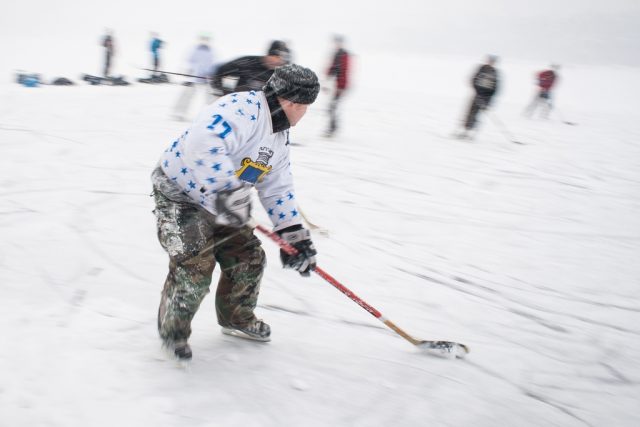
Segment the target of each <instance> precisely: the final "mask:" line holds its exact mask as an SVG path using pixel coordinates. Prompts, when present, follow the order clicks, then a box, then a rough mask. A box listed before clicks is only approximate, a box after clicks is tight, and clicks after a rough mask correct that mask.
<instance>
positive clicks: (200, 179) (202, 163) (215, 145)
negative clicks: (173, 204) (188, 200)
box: [160, 91, 260, 208]
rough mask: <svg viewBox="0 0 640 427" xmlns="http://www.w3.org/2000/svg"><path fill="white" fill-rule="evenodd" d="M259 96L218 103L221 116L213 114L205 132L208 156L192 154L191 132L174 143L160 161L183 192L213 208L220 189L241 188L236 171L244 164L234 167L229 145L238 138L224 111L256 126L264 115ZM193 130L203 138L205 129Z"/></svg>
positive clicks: (238, 95)
mask: <svg viewBox="0 0 640 427" xmlns="http://www.w3.org/2000/svg"><path fill="white" fill-rule="evenodd" d="M256 97H257V93H256V92H255V91H251V92H241V93H234V94H231V95H230V96H229V97H228V98H226V99H225V100H221V102H219V103H218V104H216V109H215V110H213V111H217V112H218V113H217V114H213V115H212V117H211V120H210V122H209V123H208V124H207V125H205V129H204V131H206V132H208V134H209V135H210V136H207V141H208V143H209V144H210V146H209V147H208V148H207V149H206V150H207V151H205V152H204V153H202V152H200V153H198V154H197V157H196V156H194V155H193V154H192V153H190V152H188V149H187V146H186V145H185V141H186V140H187V138H189V137H190V136H189V135H190V133H189V130H187V131H186V132H184V133H183V134H182V135H181V136H180V137H179V138H177V139H174V140H173V141H171V144H170V146H169V147H168V148H167V149H166V150H165V151H164V153H163V156H162V158H161V161H160V166H161V167H162V169H163V171H164V172H165V173H166V175H167V176H169V177H170V178H171V179H172V180H173V181H174V182H176V184H178V185H179V186H180V188H181V189H182V191H183V193H185V194H188V195H189V196H190V197H192V198H194V201H195V202H197V203H198V204H200V205H202V206H205V207H207V208H212V207H213V206H214V205H215V203H214V201H215V195H216V194H217V193H218V192H219V191H220V190H224V189H227V190H229V189H233V188H236V187H238V186H239V185H240V181H239V180H238V178H237V177H236V176H235V170H237V169H239V167H240V165H235V164H233V161H232V160H231V157H229V156H228V154H227V145H226V144H225V142H226V143H228V144H230V145H232V144H233V141H234V140H235V138H236V136H235V135H234V131H233V129H232V127H231V125H230V124H229V123H230V122H228V121H227V120H229V119H227V118H226V117H229V116H226V117H225V113H224V112H225V111H226V112H227V113H226V114H231V115H233V116H235V117H236V118H234V119H233V120H236V121H237V120H241V121H247V122H248V123H251V126H252V125H253V123H255V122H256V121H257V119H258V117H259V114H260V101H258V99H257V98H256ZM232 106H233V108H231V107H232ZM192 126H196V124H194V125H192ZM191 130H192V131H194V130H197V132H196V134H200V135H201V137H202V131H203V129H202V128H200V129H197V128H193V129H191ZM192 134H193V132H192ZM198 171H200V172H198ZM203 172H204V174H203Z"/></svg>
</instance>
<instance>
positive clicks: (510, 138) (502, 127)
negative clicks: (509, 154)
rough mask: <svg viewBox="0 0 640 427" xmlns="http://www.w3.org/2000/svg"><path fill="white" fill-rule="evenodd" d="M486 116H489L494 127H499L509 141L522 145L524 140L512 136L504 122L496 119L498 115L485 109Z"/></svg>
mask: <svg viewBox="0 0 640 427" xmlns="http://www.w3.org/2000/svg"><path fill="white" fill-rule="evenodd" d="M487 116H489V118H490V119H491V120H492V121H493V123H494V124H495V125H496V127H497V128H498V129H500V132H502V134H503V135H504V136H505V138H507V139H508V140H509V141H510V142H513V143H514V144H520V145H524V142H520V141H518V140H517V139H515V138H514V137H513V134H512V133H511V132H509V129H507V127H506V126H505V125H504V123H502V120H500V119H498V116H496V115H495V114H493V113H492V112H491V111H487Z"/></svg>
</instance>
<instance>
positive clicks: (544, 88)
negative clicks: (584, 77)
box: [524, 64, 560, 119]
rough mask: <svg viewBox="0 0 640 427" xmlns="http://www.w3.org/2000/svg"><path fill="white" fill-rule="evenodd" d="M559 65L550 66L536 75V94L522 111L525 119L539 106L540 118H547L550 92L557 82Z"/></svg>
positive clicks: (550, 102) (550, 105)
mask: <svg viewBox="0 0 640 427" xmlns="http://www.w3.org/2000/svg"><path fill="white" fill-rule="evenodd" d="M559 69H560V66H559V65H556V64H554V65H552V66H551V68H550V69H548V70H544V71H540V72H539V73H538V74H537V75H536V79H537V85H538V93H536V95H535V97H534V98H533V101H531V104H529V106H528V107H527V108H526V110H525V111H524V115H525V116H527V117H531V116H533V113H534V112H535V110H536V109H537V108H538V106H540V107H541V108H542V116H543V117H544V118H545V119H546V118H548V117H549V113H550V112H551V108H553V103H552V101H551V90H552V89H553V87H554V85H555V84H556V83H557V81H558V70H559Z"/></svg>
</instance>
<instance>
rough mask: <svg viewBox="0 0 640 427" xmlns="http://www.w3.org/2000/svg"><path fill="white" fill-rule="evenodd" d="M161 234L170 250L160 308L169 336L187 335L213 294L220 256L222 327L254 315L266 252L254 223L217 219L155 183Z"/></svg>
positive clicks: (218, 301) (219, 312)
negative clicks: (236, 225) (240, 225)
mask: <svg viewBox="0 0 640 427" xmlns="http://www.w3.org/2000/svg"><path fill="white" fill-rule="evenodd" d="M153 195H154V198H155V203H156V209H155V210H154V213H155V215H156V218H157V226H158V239H159V240H160V244H161V245H162V247H163V248H164V249H165V251H166V252H167V253H168V254H169V274H168V275H167V279H166V281H165V283H164V289H163V290H162V298H161V301H160V308H159V310H158V331H159V332H160V336H161V337H162V338H163V339H165V340H169V341H172V340H173V341H175V340H178V339H187V338H189V336H190V335H191V320H192V319H193V316H194V315H195V313H196V311H197V310H198V307H199V306H200V303H201V302H202V300H203V299H204V297H205V296H206V295H207V294H208V293H209V285H210V284H211V276H212V274H213V269H214V267H215V265H216V261H217V262H218V263H219V264H220V268H221V273H220V280H219V282H218V288H217V291H216V314H217V317H218V323H219V324H220V325H222V326H228V325H234V326H241V327H242V326H245V325H247V324H249V323H251V322H253V321H254V320H255V315H254V314H253V310H254V309H255V307H256V304H257V300H258V293H259V290H260V280H261V279H262V273H263V271H264V266H265V254H264V251H263V250H262V247H261V246H260V240H258V238H257V237H256V236H254V234H253V229H252V228H250V227H243V228H232V227H226V226H221V225H218V224H215V223H214V218H215V217H214V216H213V215H212V214H211V213H209V212H207V211H205V210H204V209H202V208H200V207H199V206H197V205H195V204H192V203H185V202H176V201H174V200H171V199H169V198H167V197H166V196H165V195H164V194H163V193H162V192H160V191H159V189H158V186H157V185H156V184H154V193H153Z"/></svg>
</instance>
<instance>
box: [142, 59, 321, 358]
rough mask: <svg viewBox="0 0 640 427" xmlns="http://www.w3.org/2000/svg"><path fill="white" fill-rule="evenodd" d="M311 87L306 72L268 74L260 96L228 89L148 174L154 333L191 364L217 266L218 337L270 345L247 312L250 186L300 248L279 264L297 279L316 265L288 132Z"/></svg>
mask: <svg viewBox="0 0 640 427" xmlns="http://www.w3.org/2000/svg"><path fill="white" fill-rule="evenodd" d="M319 90H320V85H319V83H318V78H317V76H316V75H315V73H314V72H313V71H311V70H309V69H307V68H304V67H301V66H299V65H287V66H283V67H280V68H277V69H276V70H275V72H274V73H273V75H272V76H271V78H270V79H269V80H268V82H267V83H266V85H265V86H264V88H263V90H262V91H249V92H236V93H232V94H229V95H227V96H224V97H222V98H219V99H218V100H216V101H215V102H213V103H212V104H210V105H208V106H207V107H205V108H204V110H203V111H202V113H201V114H200V115H199V117H198V118H197V119H196V120H195V121H194V123H193V124H192V125H191V127H190V128H189V129H187V130H186V131H185V132H184V134H183V135H182V136H181V137H179V138H178V139H176V140H175V141H173V143H172V144H171V145H170V147H169V148H167V149H166V150H165V152H164V154H163V155H162V157H161V159H160V162H159V165H158V167H157V168H156V169H155V170H154V171H153V173H152V182H153V195H154V198H155V204H156V208H155V210H154V213H155V215H156V218H157V228H158V238H159V240H160V244H161V245H162V247H163V248H164V249H165V251H166V252H167V253H168V254H169V274H168V275H167V279H166V281H165V284H164V289H163V291H162V298H161V302H160V308H159V311H158V330H159V332H160V337H161V338H162V339H163V341H164V344H165V345H166V346H167V347H169V348H170V349H172V350H173V352H174V354H175V355H176V357H178V358H180V359H189V358H191V349H190V347H189V345H188V343H187V340H188V338H189V335H190V334H191V320H192V318H193V316H194V315H195V313H196V311H197V310H198V307H199V305H200V303H201V301H202V300H203V298H204V297H205V295H206V294H207V293H209V285H210V283H211V275H212V272H213V269H214V266H215V264H216V262H218V263H219V264H220V268H221V270H222V271H221V273H220V281H219V282H218V287H217V291H216V301H215V305H216V313H217V319H218V323H219V324H220V325H221V326H222V332H223V333H226V334H229V335H236V336H240V337H243V338H250V339H254V340H259V341H269V339H270V334H271V330H270V327H269V325H268V324H266V323H265V322H264V321H262V320H260V319H258V318H256V316H255V314H254V309H255V307H256V304H257V299H258V291H259V288H260V281H261V279H262V274H263V270H264V266H265V254H264V251H263V250H262V248H261V246H260V240H258V238H257V237H256V236H254V234H253V228H252V227H251V225H250V224H249V221H250V216H251V191H250V190H251V188H252V187H255V188H256V189H257V192H258V196H259V198H260V202H261V203H262V205H263V207H264V208H265V210H266V211H267V213H268V214H269V218H270V219H271V221H272V223H273V226H274V231H275V232H277V233H278V234H279V235H280V236H281V237H282V238H283V239H284V240H286V241H287V242H289V243H290V244H292V245H293V246H294V247H295V248H296V249H297V250H298V251H299V255H297V256H295V257H294V256H290V255H287V254H286V253H284V252H281V260H282V263H283V265H284V266H285V267H288V268H293V269H295V270H297V271H298V272H300V274H302V275H303V276H304V275H306V276H308V275H309V273H310V271H311V270H312V269H313V268H314V267H315V255H316V250H315V248H314V245H313V243H312V241H311V238H310V234H309V231H308V230H306V229H304V228H303V227H302V221H301V217H300V215H299V211H298V209H297V207H296V197H295V190H294V187H293V180H292V176H291V172H290V166H289V128H290V127H292V126H295V125H296V124H297V123H298V122H299V121H300V119H302V117H303V116H304V115H305V113H306V110H307V107H308V105H309V104H311V103H313V102H314V101H315V99H316V97H317V95H318V92H319Z"/></svg>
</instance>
